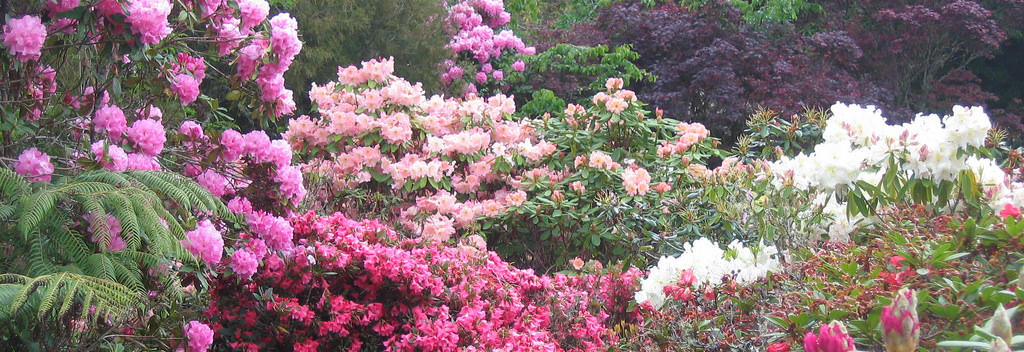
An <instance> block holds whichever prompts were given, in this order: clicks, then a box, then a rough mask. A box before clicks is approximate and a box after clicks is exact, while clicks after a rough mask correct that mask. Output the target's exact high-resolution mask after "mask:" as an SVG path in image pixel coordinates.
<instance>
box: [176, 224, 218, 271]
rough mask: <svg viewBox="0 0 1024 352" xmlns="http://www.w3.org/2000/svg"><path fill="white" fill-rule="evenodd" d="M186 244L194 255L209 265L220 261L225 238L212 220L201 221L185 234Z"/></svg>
mask: <svg viewBox="0 0 1024 352" xmlns="http://www.w3.org/2000/svg"><path fill="white" fill-rule="evenodd" d="M185 236H186V237H187V241H185V243H184V246H185V248H187V249H188V251H189V252H192V255H194V256H196V257H197V258H199V259H201V260H202V261H204V262H206V263H207V264H209V265H217V264H219V263H220V258H221V255H222V254H223V252H224V238H223V237H221V234H220V231H217V228H216V227H214V225H213V223H211V222H210V220H203V221H200V222H199V224H197V225H196V228H195V229H194V230H192V231H189V232H188V233H186V234H185Z"/></svg>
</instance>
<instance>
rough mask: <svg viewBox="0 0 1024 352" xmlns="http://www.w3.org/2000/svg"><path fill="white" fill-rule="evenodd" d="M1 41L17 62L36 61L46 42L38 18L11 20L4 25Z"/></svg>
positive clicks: (27, 17)
mask: <svg viewBox="0 0 1024 352" xmlns="http://www.w3.org/2000/svg"><path fill="white" fill-rule="evenodd" d="M3 40H4V46H6V47H7V49H8V50H10V52H11V55H14V57H15V58H16V59H18V61H21V62H26V61H29V60H36V59H39V55H40V54H41V50H42V48H43V42H44V41H46V26H44V25H43V22H42V21H41V20H40V19H39V17H38V16H32V15H24V16H21V17H18V18H12V19H10V20H8V21H7V24H5V25H4V35H3Z"/></svg>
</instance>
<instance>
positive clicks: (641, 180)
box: [622, 167, 651, 196]
mask: <svg viewBox="0 0 1024 352" xmlns="http://www.w3.org/2000/svg"><path fill="white" fill-rule="evenodd" d="M622 187H623V188H625V189H626V193H627V194H629V195H631V196H642V195H645V194H647V191H648V190H650V189H651V174H650V173H648V172H647V169H644V168H642V167H629V168H626V169H625V170H622Z"/></svg>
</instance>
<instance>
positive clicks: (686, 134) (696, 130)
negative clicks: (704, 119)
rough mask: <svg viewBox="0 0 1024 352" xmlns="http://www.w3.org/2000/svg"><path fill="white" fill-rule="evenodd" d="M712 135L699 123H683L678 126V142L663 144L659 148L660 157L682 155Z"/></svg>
mask: <svg viewBox="0 0 1024 352" xmlns="http://www.w3.org/2000/svg"><path fill="white" fill-rule="evenodd" d="M709 135H711V132H710V131H708V129H707V128H705V127H704V125H702V124H700V123H699V122H694V123H687V122H681V123H679V124H678V125H676V137H677V138H676V140H675V141H671V142H665V143H662V144H661V145H660V146H658V157H662V158H664V157H666V156H668V155H671V154H682V153H683V152H685V151H686V149H687V148H689V147H690V146H691V145H694V144H697V143H699V142H700V141H701V140H703V139H704V138H707V137H708V136H709Z"/></svg>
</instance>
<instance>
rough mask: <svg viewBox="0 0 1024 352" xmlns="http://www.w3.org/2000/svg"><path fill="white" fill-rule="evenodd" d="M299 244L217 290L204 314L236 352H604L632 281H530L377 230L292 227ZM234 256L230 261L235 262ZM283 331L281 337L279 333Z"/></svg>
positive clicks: (495, 265)
mask: <svg viewBox="0 0 1024 352" xmlns="http://www.w3.org/2000/svg"><path fill="white" fill-rule="evenodd" d="M291 226H293V227H294V228H295V235H296V240H297V245H296V246H295V247H294V248H292V249H291V250H290V251H288V252H284V253H285V254H284V255H283V256H281V257H278V256H275V255H269V256H267V257H265V258H264V270H260V271H259V272H258V273H257V274H256V275H255V276H253V277H252V278H251V279H250V278H247V277H246V276H243V275H238V274H237V273H236V275H238V276H235V275H232V276H227V277H225V278H223V279H221V280H218V283H217V286H216V287H214V288H213V291H212V295H213V296H212V301H211V302H210V305H209V307H208V309H206V311H205V314H206V317H207V319H208V320H209V321H210V322H211V326H212V327H213V329H214V330H215V331H216V332H218V334H217V335H216V340H215V341H214V345H215V347H216V346H219V348H230V349H233V350H278V349H292V348H294V349H295V350H311V351H312V350H318V349H324V348H336V347H341V348H344V349H347V350H360V349H363V348H371V349H377V348H381V347H382V348H383V349H386V350H414V349H417V350H443V351H449V350H496V349H501V350H536V349H542V350H579V351H593V350H598V349H607V348H608V347H609V346H612V345H613V344H614V343H616V342H617V336H616V334H615V333H614V332H613V330H612V329H611V328H612V327H613V326H614V325H616V324H618V323H619V322H636V321H637V320H636V319H637V318H638V312H639V311H634V312H627V310H626V308H627V307H628V304H627V302H628V300H629V297H630V296H631V294H632V290H633V289H634V288H635V286H636V282H637V280H638V278H639V276H640V272H639V271H638V270H636V269H633V268H630V269H627V270H625V271H621V272H619V271H611V272H609V273H608V274H600V273H599V272H602V271H598V270H597V269H594V268H593V265H594V264H591V265H589V266H588V268H587V269H585V270H584V271H583V272H577V273H576V274H574V275H573V276H567V275H562V274H559V275H554V276H537V275H535V274H534V273H533V272H532V270H522V269H516V268H514V267H512V266H511V265H509V264H508V263H506V262H504V261H503V260H501V259H500V258H499V257H498V256H497V254H495V253H494V252H488V251H487V249H486V247H485V245H484V243H483V242H482V240H480V239H479V238H476V239H474V238H467V239H465V240H464V241H462V242H461V244H459V245H457V246H438V245H437V244H433V243H430V242H428V241H424V240H422V239H408V238H404V237H403V236H400V235H399V234H397V233H395V232H394V231H392V230H391V229H389V228H388V227H387V226H384V225H382V224H381V223H380V222H379V221H376V220H372V221H371V220H363V221H355V220H351V219H348V218H346V217H344V216H343V215H341V214H338V213H336V214H334V215H330V216H317V215H315V214H313V213H312V212H310V213H306V214H304V215H301V216H296V217H293V218H292V220H291ZM236 253H238V252H236ZM281 331H288V333H287V334H282V333H280V332H281Z"/></svg>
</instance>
